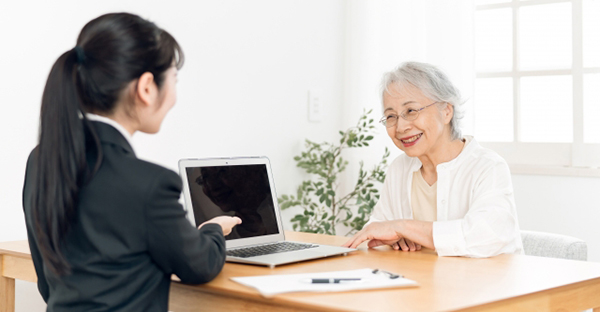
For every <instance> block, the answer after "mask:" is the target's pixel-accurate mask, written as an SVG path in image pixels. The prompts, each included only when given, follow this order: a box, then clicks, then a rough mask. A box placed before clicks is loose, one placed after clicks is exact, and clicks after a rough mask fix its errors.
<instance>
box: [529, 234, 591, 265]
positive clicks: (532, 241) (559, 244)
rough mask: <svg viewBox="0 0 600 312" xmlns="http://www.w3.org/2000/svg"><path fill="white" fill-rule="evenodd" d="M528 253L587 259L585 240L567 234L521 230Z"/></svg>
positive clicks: (550, 256) (551, 256)
mask: <svg viewBox="0 0 600 312" xmlns="http://www.w3.org/2000/svg"><path fill="white" fill-rule="evenodd" d="M521 239H522V240H523V249H524V250H525V254H526V255H530V256H539V257H547V258H562V259H572V260H583V261H587V244H586V242H585V241H583V240H581V239H578V238H575V237H571V236H566V235H559V234H552V233H544V232H535V231H521Z"/></svg>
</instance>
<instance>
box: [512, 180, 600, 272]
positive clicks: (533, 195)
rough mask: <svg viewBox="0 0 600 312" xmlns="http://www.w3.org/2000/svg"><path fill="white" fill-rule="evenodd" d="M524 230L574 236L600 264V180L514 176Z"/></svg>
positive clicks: (516, 198)
mask: <svg viewBox="0 0 600 312" xmlns="http://www.w3.org/2000/svg"><path fill="white" fill-rule="evenodd" d="M513 185H514V189H515V202H516V205H517V210H518V213H519V223H520V226H521V229H522V230H534V231H543V232H551V233H557V234H563V235H569V236H574V237H577V238H580V239H583V240H585V241H586V242H587V244H588V261H595V262H600V226H599V225H598V223H599V222H600V178H581V177H564V176H562V177H560V176H534V175H513Z"/></svg>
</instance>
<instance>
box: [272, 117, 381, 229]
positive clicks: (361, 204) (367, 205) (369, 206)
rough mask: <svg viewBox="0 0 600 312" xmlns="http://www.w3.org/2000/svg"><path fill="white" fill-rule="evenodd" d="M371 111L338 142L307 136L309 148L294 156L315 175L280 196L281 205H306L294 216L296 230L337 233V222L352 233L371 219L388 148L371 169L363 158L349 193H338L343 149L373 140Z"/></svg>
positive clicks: (298, 164)
mask: <svg viewBox="0 0 600 312" xmlns="http://www.w3.org/2000/svg"><path fill="white" fill-rule="evenodd" d="M371 112H372V110H369V111H368V112H363V114H362V115H361V116H360V118H359V120H358V123H357V124H356V126H355V127H351V128H349V129H348V130H346V131H345V132H344V131H340V135H341V138H340V141H339V144H334V143H329V142H324V143H315V142H312V141H310V140H306V150H305V151H303V152H302V153H301V154H300V155H299V156H296V157H294V160H295V161H296V163H297V164H296V165H297V166H298V167H300V168H302V169H304V170H306V172H308V173H310V174H313V175H314V176H315V177H314V178H313V179H310V180H307V181H303V182H302V184H301V185H300V186H299V187H298V190H297V192H296V194H295V195H282V196H281V197H280V198H279V204H280V206H281V209H288V208H291V207H298V206H300V207H302V208H303V209H304V211H303V213H301V214H297V215H295V216H294V217H293V218H292V219H291V222H292V226H293V228H294V230H295V231H301V232H310V233H325V234H331V235H335V234H336V227H337V225H339V224H343V225H345V226H346V227H349V228H350V231H349V232H348V233H346V235H349V234H353V233H355V232H356V231H359V230H360V229H362V227H363V226H364V225H365V223H366V222H367V221H368V219H369V217H370V216H371V212H372V211H373V207H374V206H375V204H376V203H377V201H378V200H379V190H378V189H377V188H376V187H375V185H376V183H379V184H381V183H383V180H384V178H385V172H386V169H387V158H388V156H389V155H390V153H389V151H388V149H387V148H386V149H385V152H384V153H383V156H382V158H381V161H380V162H379V163H378V164H377V165H375V166H374V167H373V168H372V169H371V170H365V169H364V162H362V161H361V162H360V169H359V171H358V181H357V182H356V184H355V185H354V188H353V189H352V190H351V191H350V192H349V193H347V194H339V193H338V186H339V182H338V177H339V175H340V173H342V172H343V171H344V170H345V169H346V167H347V166H348V161H346V160H344V159H343V158H342V151H343V150H344V149H347V148H359V147H365V146H369V141H371V140H373V135H374V129H375V126H374V125H373V122H374V120H373V119H369V118H368V115H369V114H370V113H371Z"/></svg>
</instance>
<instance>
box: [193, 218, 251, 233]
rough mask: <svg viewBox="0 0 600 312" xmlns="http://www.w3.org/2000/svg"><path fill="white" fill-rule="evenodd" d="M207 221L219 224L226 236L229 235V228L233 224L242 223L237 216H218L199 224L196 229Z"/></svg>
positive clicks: (230, 228) (231, 227)
mask: <svg viewBox="0 0 600 312" xmlns="http://www.w3.org/2000/svg"><path fill="white" fill-rule="evenodd" d="M208 223H216V224H218V225H220V226H221V229H222V230H223V235H224V236H227V235H229V233H231V230H232V229H233V227H234V226H236V225H238V224H242V219H240V218H239V217H230V216H218V217H214V218H212V219H210V220H208V221H206V222H204V223H202V224H200V226H199V227H198V229H200V228H201V227H202V226H203V225H205V224H208Z"/></svg>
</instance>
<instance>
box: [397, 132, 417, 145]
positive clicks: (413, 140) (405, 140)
mask: <svg viewBox="0 0 600 312" xmlns="http://www.w3.org/2000/svg"><path fill="white" fill-rule="evenodd" d="M422 135H423V133H419V134H417V135H413V136H408V137H404V138H401V139H399V140H400V141H402V143H403V144H404V147H409V146H413V145H415V144H417V140H419V139H420V138H421V136H422Z"/></svg>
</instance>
